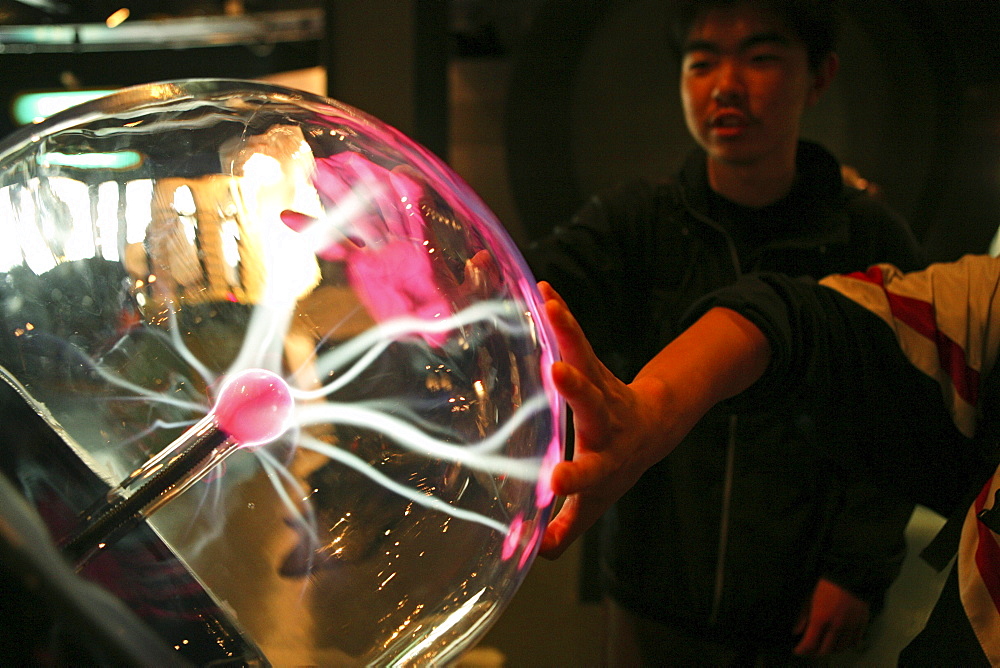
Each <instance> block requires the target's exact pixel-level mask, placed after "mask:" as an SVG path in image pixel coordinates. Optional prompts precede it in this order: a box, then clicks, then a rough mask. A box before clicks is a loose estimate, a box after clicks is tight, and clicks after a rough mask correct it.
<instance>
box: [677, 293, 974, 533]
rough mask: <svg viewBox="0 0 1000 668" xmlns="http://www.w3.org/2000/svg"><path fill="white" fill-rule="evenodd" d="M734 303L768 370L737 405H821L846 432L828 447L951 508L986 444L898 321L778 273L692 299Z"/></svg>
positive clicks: (918, 497) (882, 479)
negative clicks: (972, 433) (757, 337)
mask: <svg viewBox="0 0 1000 668" xmlns="http://www.w3.org/2000/svg"><path fill="white" fill-rule="evenodd" d="M713 306H722V307H726V308H730V309H732V310H735V311H737V312H739V313H740V314H742V315H743V316H744V317H746V318H747V319H748V320H750V321H751V322H753V323H754V324H755V325H756V326H757V327H758V328H760V330H761V331H762V332H763V333H764V335H765V336H766V337H767V339H768V342H769V343H770V346H771V351H772V360H771V364H770V366H769V367H768V370H767V371H766V372H765V374H764V376H763V377H762V378H761V379H760V380H759V381H758V382H757V383H756V384H755V385H754V386H753V387H751V388H750V389H749V390H748V391H747V392H744V393H743V394H742V395H740V396H739V397H736V398H735V399H734V400H732V403H733V405H734V407H735V408H736V409H737V410H751V411H756V410H782V409H784V410H796V407H801V408H804V409H805V410H811V411H812V412H814V413H815V414H818V415H823V416H824V419H825V420H827V421H828V422H829V426H830V428H832V429H837V428H839V429H841V431H842V433H843V434H844V438H843V439H839V440H838V441H837V443H836V444H835V446H836V448H837V450H836V451H835V452H833V453H831V454H832V456H833V457H834V458H835V460H836V461H837V462H838V464H839V465H840V466H843V467H844V468H846V469H847V470H850V471H856V472H858V473H859V474H860V475H862V476H863V477H864V478H865V479H867V480H870V481H871V482H873V483H874V484H875V485H876V486H877V487H878V488H879V489H880V490H886V491H891V492H892V493H897V494H899V495H900V496H902V497H904V498H905V499H907V500H908V501H910V502H913V503H920V504H923V505H926V506H928V507H930V508H931V509H933V510H935V511H937V512H939V513H941V514H943V515H949V514H950V513H951V512H953V511H954V510H955V509H956V506H957V505H959V504H960V502H961V499H962V498H963V497H964V495H965V493H966V490H967V489H968V487H969V484H970V481H971V480H972V478H974V477H975V476H977V475H978V472H979V471H980V470H981V469H982V466H983V463H982V451H981V449H980V446H979V445H978V444H977V443H976V442H975V441H974V439H971V438H969V437H967V436H964V435H963V434H962V433H961V432H960V431H959V430H958V428H957V427H956V426H955V424H954V422H953V420H952V416H951V414H950V412H949V409H948V407H947V406H946V405H945V402H944V401H943V400H942V394H941V387H940V386H939V385H938V383H937V381H936V380H935V379H933V378H931V377H930V376H928V375H925V374H924V373H922V372H921V371H920V370H918V369H917V368H916V367H915V366H914V365H913V364H911V363H910V361H909V360H908V359H907V358H906V356H905V355H904V353H903V351H902V349H901V348H900V346H899V343H898V342H897V340H896V337H895V335H894V333H893V330H892V329H891V328H890V327H889V325H888V324H886V323H885V322H884V321H883V320H882V319H880V318H879V317H878V316H877V315H875V314H874V313H872V312H871V311H869V310H867V309H866V308H864V307H863V306H861V305H859V304H858V303H856V302H854V301H852V300H851V299H849V298H847V297H845V296H844V295H842V294H840V293H839V292H837V291H836V290H833V289H831V288H828V287H826V286H823V285H819V284H817V283H815V282H812V281H807V280H796V279H790V278H787V277H784V276H778V275H764V274H761V275H756V276H748V277H746V278H744V279H743V280H741V281H740V282H738V283H736V284H734V285H733V286H730V287H728V288H724V289H722V290H720V291H717V292H715V293H713V294H711V295H709V296H707V297H706V298H705V299H703V300H702V301H701V302H699V303H698V304H697V305H696V306H695V308H693V309H692V310H691V311H690V312H689V314H688V318H687V322H692V321H693V319H694V318H696V317H697V316H698V315H700V314H701V313H704V312H705V311H706V310H708V309H709V308H711V307H713Z"/></svg>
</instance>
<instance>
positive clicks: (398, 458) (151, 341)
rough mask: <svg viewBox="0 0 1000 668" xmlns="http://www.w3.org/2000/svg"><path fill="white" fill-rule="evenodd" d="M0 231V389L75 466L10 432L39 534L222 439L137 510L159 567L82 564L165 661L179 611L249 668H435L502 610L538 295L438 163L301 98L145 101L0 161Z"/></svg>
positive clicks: (118, 557)
mask: <svg viewBox="0 0 1000 668" xmlns="http://www.w3.org/2000/svg"><path fill="white" fill-rule="evenodd" d="M92 156H99V157H107V156H129V159H128V160H110V159H102V160H94V159H88V158H90V157H92ZM0 228H2V229H0V237H2V238H3V239H5V243H4V244H3V245H2V246H3V248H2V249H0V318H2V324H3V329H2V333H0V365H2V368H0V374H2V375H3V377H4V379H5V380H6V381H7V383H8V384H9V385H10V386H11V387H12V388H14V389H15V390H16V391H17V392H19V393H20V394H21V396H22V398H23V399H25V400H27V402H28V403H29V404H30V405H31V407H32V408H33V410H34V411H35V412H36V413H37V414H38V415H40V416H41V417H42V418H43V419H45V421H46V422H47V423H48V425H49V426H51V427H52V428H53V429H54V430H55V433H57V434H58V435H59V436H60V437H61V441H63V442H65V445H66V448H65V452H66V453H70V455H65V454H60V453H58V452H52V453H48V454H47V455H43V454H40V453H39V452H37V451H34V452H32V453H31V456H30V457H29V456H27V455H25V456H24V457H22V458H20V459H18V456H17V454H16V451H17V448H18V446H17V444H10V443H8V444H5V446H4V447H5V448H6V449H8V450H12V451H14V455H13V456H12V459H13V460H14V463H13V464H11V465H9V466H8V473H11V474H13V475H14V476H15V477H17V478H18V479H19V481H20V484H21V487H22V490H23V491H24V493H25V495H26V496H27V497H28V498H29V500H31V501H33V502H34V504H35V506H36V507H37V508H38V509H39V510H40V512H42V514H43V516H45V517H46V519H47V523H48V524H49V527H50V530H51V531H52V534H53V537H54V539H55V540H56V541H62V542H64V543H65V541H66V540H67V539H68V538H69V537H71V536H72V535H73V533H74V532H75V531H78V530H79V528H80V522H81V520H80V518H81V517H82V516H84V515H86V514H87V513H88V512H92V511H93V508H94V507H99V506H102V504H103V505H104V506H109V505H111V504H112V502H114V501H116V500H117V499H118V496H116V495H118V494H120V493H121V492H122V490H125V489H127V488H129V486H130V485H132V484H133V483H134V482H135V481H136V480H137V479H139V478H141V477H146V476H147V474H148V475H150V476H151V475H153V474H154V473H155V471H156V470H158V469H159V468H160V467H161V466H169V465H170V462H171V457H172V456H173V453H172V451H171V450H170V448H171V447H179V445H178V444H184V443H187V442H188V440H190V439H191V438H192V434H193V433H195V431H196V430H198V429H203V428H204V425H205V424H206V422H205V421H206V419H209V420H213V419H214V420H217V422H215V423H213V424H216V426H217V424H218V423H221V424H223V426H224V431H225V432H226V434H230V435H235V438H228V439H227V438H221V439H219V441H220V442H221V441H225V446H224V447H225V448H226V450H225V452H223V451H222V450H221V447H223V446H220V448H217V449H216V450H215V451H213V452H214V453H215V454H214V455H212V457H209V458H207V459H206V460H205V461H203V462H201V463H200V464H198V465H197V466H195V467H194V468H195V469H196V470H197V476H196V477H192V478H191V479H190V480H189V481H187V482H185V481H183V480H182V481H180V482H179V483H177V484H176V490H175V492H176V491H177V490H180V491H183V493H171V494H170V495H168V496H166V497H164V499H165V500H164V502H162V503H154V504H151V505H149V506H148V507H146V508H145V510H144V511H143V513H142V514H141V515H140V516H137V519H138V520H139V521H140V522H141V520H142V519H143V518H148V524H149V525H150V526H151V527H152V529H153V532H150V531H149V529H148V527H146V526H145V525H140V526H138V528H137V530H138V531H140V533H141V532H146V533H148V534H149V535H150V536H151V537H152V540H156V539H160V540H162V542H163V544H165V546H167V547H168V548H169V550H167V552H169V553H170V554H171V555H173V556H175V557H176V558H177V560H178V561H177V564H176V566H177V568H179V569H180V570H181V571H182V572H181V573H180V574H179V575H178V576H177V577H173V575H172V576H171V577H164V576H163V573H162V569H163V568H165V567H164V566H163V563H164V562H162V561H158V562H157V563H159V564H160V569H161V571H159V572H157V574H155V575H156V577H153V575H151V574H150V573H148V572H143V571H142V570H141V569H142V568H143V565H142V563H138V562H141V561H142V560H136V559H134V558H133V557H132V555H134V554H135V552H134V550H135V549H136V548H135V546H134V544H133V543H134V542H135V540H132V542H131V543H130V542H129V541H127V540H122V541H121V542H115V540H117V538H116V537H112V538H114V540H111V539H109V540H106V541H105V540H102V541H100V545H99V550H98V553H97V554H96V556H92V557H91V558H89V560H88V561H86V562H85V563H83V562H81V565H80V572H81V573H82V574H83V575H84V576H85V577H88V578H89V579H93V580H96V581H98V582H101V583H103V584H105V586H108V587H109V588H111V589H113V590H114V589H115V588H116V587H117V589H118V592H117V593H118V594H119V595H120V596H121V597H122V598H123V600H126V602H127V603H128V604H129V605H130V606H131V607H133V609H137V610H138V611H139V612H140V614H141V615H143V616H144V618H145V619H147V620H148V619H150V618H153V617H157V616H158V617H157V619H158V621H157V624H158V626H157V628H158V629H160V631H161V634H163V635H165V636H168V637H166V640H167V641H168V642H169V643H171V644H172V645H173V646H175V648H176V649H177V650H178V652H180V653H181V654H184V652H185V646H186V645H187V644H189V643H190V642H191V639H190V638H189V637H188V635H187V631H186V630H184V629H185V627H184V623H191V622H192V619H193V620H194V621H193V623H194V624H196V625H200V626H201V627H204V628H208V629H209V633H208V635H209V636H211V635H212V633H216V634H217V635H218V637H220V638H224V639H225V642H223V641H222V640H219V641H218V644H219V646H220V647H223V646H224V652H223V654H224V656H225V657H228V658H229V659H231V660H233V661H237V662H243V663H245V664H250V665H253V664H257V663H266V662H271V663H274V664H276V665H304V664H312V665H317V664H318V665H348V666H349V665H362V664H378V665H385V664H398V665H421V664H427V663H445V662H447V661H448V660H451V659H453V658H455V657H456V656H458V655H459V654H460V653H461V652H462V651H464V650H466V649H468V648H469V647H470V646H471V645H472V644H474V643H475V642H476V641H477V640H478V639H479V638H481V636H482V635H483V634H484V633H485V631H486V630H487V629H488V628H489V627H490V625H491V624H492V623H493V622H494V621H495V620H496V618H497V616H498V615H499V614H500V612H501V611H502V610H503V609H504V607H505V606H506V604H507V603H508V602H509V600H510V598H511V597H512V596H513V594H514V592H515V591H516V589H517V587H518V586H519V585H520V583H521V581H522V579H523V578H524V575H525V573H526V571H527V569H528V567H529V566H530V564H531V562H532V560H533V559H534V556H535V553H536V551H537V548H538V543H539V539H540V536H541V532H542V531H543V530H544V526H545V523H546V521H547V519H548V516H549V512H550V509H551V504H552V501H553V496H552V492H551V489H550V488H549V486H548V480H549V472H550V471H551V467H552V466H553V465H554V464H555V462H556V461H558V460H559V459H560V458H561V457H562V433H561V420H562V411H563V409H562V405H561V403H560V401H559V399H558V398H557V396H556V394H555V393H554V391H553V390H552V388H551V384H550V380H549V378H548V375H547V374H548V369H549V367H550V365H551V362H552V361H553V354H554V353H553V350H554V346H553V345H552V344H551V334H550V332H549V330H548V328H547V325H546V324H545V322H544V320H543V317H542V312H541V310H540V303H539V300H538V296H537V293H536V290H535V286H534V280H533V279H532V277H531V275H530V272H529V271H528V269H527V267H526V266H525V264H524V262H523V259H522V258H521V256H520V254H519V253H518V251H517V250H516V248H515V247H514V245H513V243H512V242H511V240H510V239H509V237H508V236H507V234H506V233H505V231H504V230H503V228H502V226H501V225H500V224H499V223H498V222H497V221H496V219H495V218H494V216H493V215H492V214H491V213H490V212H489V210H488V209H487V208H486V207H485V206H484V205H483V203H482V202H481V201H480V199H479V198H478V197H477V196H476V195H475V194H474V193H473V192H472V191H471V190H470V189H469V188H468V186H467V185H465V184H464V183H463V182H462V181H461V179H460V178H458V177H457V176H456V175H455V174H454V173H453V172H452V171H451V170H450V169H449V168H448V167H447V166H445V165H444V164H443V163H442V162H441V161H440V160H438V159H437V158H436V157H434V156H433V155H431V154H430V153H429V152H428V151H426V150H425V149H424V148H422V147H420V146H419V145H417V144H416V143H415V142H413V141H412V140H410V139H408V138H407V137H405V136H403V135H402V134H400V133H399V132H398V131H396V130H394V129H393V128H391V127H389V126H387V125H385V124H384V123H382V122H380V121H378V120H377V119H375V118H372V117H370V116H368V115H366V114H364V113H362V112H360V111H358V110H356V109H353V108H351V107H349V106H347V105H344V104H341V103H338V102H336V101H332V100H327V99H322V98H318V97H314V96H311V95H309V94H306V93H301V92H299V91H294V90H289V89H284V88H279V87H275V86H269V85H265V84H258V83H250V82H244V81H228V80H193V81H183V82H166V83H159V84H151V85H146V86H139V87H135V88H130V89H124V90H122V91H120V92H118V93H115V94H113V95H111V96H108V97H105V98H101V99H98V100H95V101H91V102H88V103H85V104H83V105H80V106H77V107H74V108H72V109H70V110H67V111H65V112H62V113H60V114H57V115H56V116H53V117H52V118H50V119H48V120H47V121H45V122H43V123H40V124H38V125H36V126H32V127H29V128H25V129H24V130H23V131H22V132H20V133H18V134H16V135H14V136H12V137H10V138H8V139H7V140H6V142H4V144H2V145H0ZM248 374H249V375H248ZM232 378H239V379H240V381H239V383H240V384H238V385H239V386H238V387H236V388H235V389H234V388H233V387H232V386H227V380H228V379H232ZM220 394H221V395H222V400H221V401H220ZM234 395H246V396H245V397H240V396H237V399H232V398H231V397H232V396H234ZM286 397H290V398H291V400H292V405H291V406H290V407H289V406H287V405H286V403H287V402H286ZM240 402H243V403H240ZM244 405H246V406H250V409H247V408H244V407H243V406H244ZM234 406H236V408H234ZM213 407H215V409H214V410H213ZM247 410H249V412H245V411H247ZM274 411H279V412H280V414H279V415H278V417H276V418H275V417H273V416H271V413H272V412H274ZM206 416H208V417H206ZM213 416H214V417H213ZM241 416H243V417H241ZM262 434H263V436H261V435H262ZM241 440H243V441H246V443H245V444H241V443H240V441H241ZM260 440H263V441H265V442H264V443H260V442H259V441H260ZM251 441H253V442H252V443H251ZM210 445H213V444H211V443H210ZM213 447H214V445H213ZM165 453H166V454H165ZM66 456H71V457H75V458H78V460H79V461H80V462H83V463H84V464H85V468H86V470H87V472H88V475H90V474H93V475H94V476H95V477H96V478H97V479H98V480H99V481H100V484H99V485H98V486H99V487H100V488H102V489H104V490H106V491H105V492H100V493H96V494H95V492H94V491H93V482H94V481H87V482H86V483H84V482H80V483H79V484H78V483H77V482H76V480H77V476H83V474H82V473H79V472H78V471H77V469H78V468H79V467H76V466H74V465H72V464H71V463H67V464H64V465H59V466H55V465H49V464H47V463H45V462H46V460H47V459H48V460H51V461H56V460H57V459H60V458H65V457H66ZM213 457H214V458H213ZM60 461H61V460H60ZM10 469H13V471H11V470H10ZM84 477H85V476H84ZM167 501H169V502H167ZM56 507H58V510H55V508H56ZM154 511H155V512H154ZM154 532H155V534H154ZM133 539H134V536H133ZM152 552H154V553H156V554H157V555H160V554H161V552H162V551H159V552H158V551H157V550H152ZM156 559H160V557H159V556H158V557H156ZM123 569H124V570H127V571H128V573H129V574H130V575H129V577H131V578H134V584H129V583H130V582H132V581H131V580H129V579H128V578H123V577H122V576H121V573H122V572H124V570H123ZM178 583H181V584H178ZM183 588H191V589H199V591H198V592H197V598H198V601H199V602H200V603H199V605H200V606H201V607H200V608H198V610H197V611H196V610H193V609H190V608H186V607H185V604H184V601H185V600H193V598H196V596H195V594H192V593H191V592H184V591H178V590H179V589H183ZM186 597H190V598H186ZM168 600H169V601H171V602H172V603H173V605H172V606H171V605H167V604H166V601H168ZM206 600H208V601H209V604H207V608H212V609H211V610H210V611H209V612H205V610H206V609H207V608H206V604H205V601H206ZM168 609H170V610H171V612H165V610H168ZM171 615H172V616H171ZM185 615H187V616H188V617H190V618H189V619H181V618H183V617H185ZM164 616H167V617H169V619H170V622H169V623H167V624H166V626H165V628H166V629H167V630H166V631H163V630H162V629H163V628H164V625H163V624H162V623H161V622H162V618H163V617H164ZM175 622H176V623H175ZM202 630H204V629H202ZM234 634H235V635H236V636H238V637H239V638H240V639H241V640H242V644H241V643H239V642H235V641H234V640H233V636H234ZM227 643H228V644H227ZM209 644H211V643H209ZM189 656H191V655H189ZM191 658H193V660H195V661H196V662H198V661H202V660H203V659H202V658H200V655H193V656H191ZM212 660H215V658H213V659H212Z"/></svg>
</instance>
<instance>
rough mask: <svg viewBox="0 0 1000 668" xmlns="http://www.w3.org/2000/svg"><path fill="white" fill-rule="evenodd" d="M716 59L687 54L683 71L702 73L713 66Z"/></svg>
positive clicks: (703, 55)
mask: <svg viewBox="0 0 1000 668" xmlns="http://www.w3.org/2000/svg"><path fill="white" fill-rule="evenodd" d="M716 60H717V59H716V58H714V57H712V56H710V55H705V54H688V56H687V58H685V60H684V69H685V70H686V71H689V72H704V71H706V70H708V69H710V68H711V67H712V66H713V65H715V62H716Z"/></svg>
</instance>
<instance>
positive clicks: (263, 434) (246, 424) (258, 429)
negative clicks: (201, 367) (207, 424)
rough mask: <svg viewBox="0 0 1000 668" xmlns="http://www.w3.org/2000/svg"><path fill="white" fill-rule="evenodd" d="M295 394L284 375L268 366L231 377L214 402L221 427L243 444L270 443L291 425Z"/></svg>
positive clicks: (215, 412) (216, 416) (217, 419)
mask: <svg viewBox="0 0 1000 668" xmlns="http://www.w3.org/2000/svg"><path fill="white" fill-rule="evenodd" d="M292 408H293V401H292V393H291V390H290V389H289V387H288V383H286V382H285V381H284V379H283V378H281V376H279V375H277V374H275V373H273V372H271V371H267V370H265V369H247V370H246V371H241V372H240V373H237V374H234V375H233V376H230V377H229V378H228V379H227V380H226V382H225V384H224V385H223V386H222V389H221V390H220V391H219V396H218V398H217V399H216V401H215V408H214V409H213V413H214V414H215V419H216V421H217V422H218V425H219V429H221V430H222V431H224V432H226V433H227V434H229V435H230V436H231V437H233V439H235V440H236V441H237V442H238V443H239V444H240V445H241V446H243V447H249V446H254V445H262V444H264V443H269V442H271V441H273V440H274V439H276V438H278V437H279V436H281V435H282V434H283V433H284V432H285V430H286V429H287V428H288V421H289V418H290V417H291V414H292Z"/></svg>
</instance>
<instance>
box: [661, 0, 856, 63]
mask: <svg viewBox="0 0 1000 668" xmlns="http://www.w3.org/2000/svg"><path fill="white" fill-rule="evenodd" d="M674 5H675V7H674V10H673V30H672V35H673V38H674V44H675V45H676V47H677V49H678V52H679V53H683V51H684V44H685V41H686V40H687V38H688V35H690V34H691V30H692V29H693V28H694V27H695V25H696V24H697V23H698V21H699V20H700V19H701V18H702V17H703V16H704V15H705V14H706V13H708V12H709V11H711V10H713V9H725V8H728V7H739V6H747V7H753V8H756V9H760V10H763V11H769V12H773V13H774V14H776V15H778V16H779V17H780V18H781V20H782V21H784V22H785V25H786V26H787V27H788V28H789V29H790V30H791V31H792V32H793V33H794V34H795V35H796V36H797V37H798V38H799V39H800V40H802V42H803V43H804V44H805V46H806V55H807V56H808V58H809V67H810V68H811V69H813V70H816V69H817V68H818V67H819V66H820V64H821V63H822V62H823V59H824V58H826V56H827V55H829V54H830V53H831V52H833V51H834V50H835V49H836V48H837V37H838V33H839V32H840V25H839V23H840V22H839V19H838V16H837V8H836V6H835V2H834V0H679V1H678V2H676V3H674Z"/></svg>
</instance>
